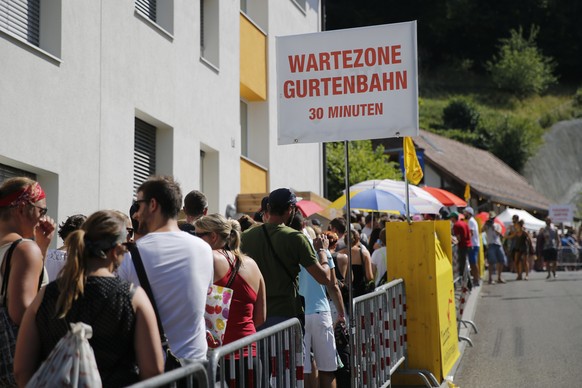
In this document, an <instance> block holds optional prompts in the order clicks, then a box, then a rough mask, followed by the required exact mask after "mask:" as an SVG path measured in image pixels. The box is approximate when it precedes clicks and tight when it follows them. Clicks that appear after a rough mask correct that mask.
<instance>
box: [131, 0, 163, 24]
mask: <svg viewBox="0 0 582 388" xmlns="http://www.w3.org/2000/svg"><path fill="white" fill-rule="evenodd" d="M157 7H158V2H157V0H136V1H135V8H136V9H137V10H138V11H139V12H141V13H142V14H143V15H144V16H146V17H147V18H148V19H150V20H151V21H152V22H154V23H155V22H156V21H157V19H156V9H157Z"/></svg>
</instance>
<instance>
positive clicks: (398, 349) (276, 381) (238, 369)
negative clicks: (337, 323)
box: [132, 279, 439, 388]
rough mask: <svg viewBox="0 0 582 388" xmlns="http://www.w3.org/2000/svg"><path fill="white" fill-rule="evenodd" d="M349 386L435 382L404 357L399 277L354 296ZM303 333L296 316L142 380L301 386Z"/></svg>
mask: <svg viewBox="0 0 582 388" xmlns="http://www.w3.org/2000/svg"><path fill="white" fill-rule="evenodd" d="M353 313H354V317H355V322H356V324H355V327H354V328H352V329H351V330H350V333H351V336H350V337H351V338H350V340H351V342H352V343H351V344H350V346H351V363H350V364H351V368H352V370H351V376H352V387H363V388H367V387H389V386H390V385H391V378H392V375H394V374H395V373H398V374H412V375H417V376H419V377H420V378H421V379H422V380H423V381H424V383H425V385H426V386H427V387H438V386H439V383H438V382H437V380H436V378H435V377H434V375H433V374H432V373H431V372H430V371H428V370H420V369H410V368H408V362H407V333H406V292H405V287H404V281H403V280H402V279H398V280H394V281H392V282H390V283H388V284H385V285H383V286H381V287H378V288H377V289H376V290H375V291H374V292H371V293H369V294H366V295H362V296H359V297H357V298H355V299H354V300H353ZM303 351H304V349H303V332H302V330H301V324H300V323H299V320H298V319H296V318H293V319H289V320H287V321H285V322H282V323H279V324H277V325H275V326H272V327H270V328H267V329H265V330H262V331H260V332H257V333H255V334H253V335H251V336H248V337H245V338H242V339H240V340H238V341H235V342H232V343H230V344H227V345H224V346H221V347H219V348H217V349H212V350H210V351H209V352H208V361H204V362H196V363H193V364H190V365H186V366H184V367H182V368H180V369H178V370H175V371H172V372H168V373H164V374H163V375H160V376H157V377H154V378H152V379H148V380H145V381H142V382H140V383H138V384H135V385H133V386H132V387H133V388H145V387H148V388H149V387H162V386H164V387H165V386H169V387H175V386H178V387H199V388H203V387H221V388H222V387H229V388H230V387H285V388H287V387H299V388H302V387H303Z"/></svg>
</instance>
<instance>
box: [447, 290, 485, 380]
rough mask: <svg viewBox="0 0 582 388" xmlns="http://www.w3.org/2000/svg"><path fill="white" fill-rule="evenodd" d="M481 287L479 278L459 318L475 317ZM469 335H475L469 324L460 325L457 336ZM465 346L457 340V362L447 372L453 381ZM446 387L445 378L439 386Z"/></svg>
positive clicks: (465, 344)
mask: <svg viewBox="0 0 582 388" xmlns="http://www.w3.org/2000/svg"><path fill="white" fill-rule="evenodd" d="M482 289H483V280H481V285H480V286H479V287H474V288H473V290H472V291H471V293H470V294H469V297H468V298H467V303H466V304H465V310H464V311H463V316H462V317H461V319H463V320H464V321H473V319H474V318H475V312H476V310H477V302H478V301H479V298H480V295H481V290H482ZM477 330H479V328H477ZM471 335H475V333H474V332H473V330H472V328H471V326H470V325H467V327H465V326H464V325H461V330H460V331H459V336H461V337H467V338H471ZM467 346H469V344H468V343H467V342H466V341H459V353H460V355H459V358H458V360H457V362H455V365H453V367H452V368H451V370H450V371H449V373H448V374H447V376H452V377H453V381H454V377H455V374H456V373H457V369H458V368H459V365H460V364H461V360H462V359H463V354H464V353H465V349H466V348H467ZM447 376H444V377H447ZM448 387H449V385H448V382H447V380H446V379H444V380H443V382H442V383H441V385H440V388H448Z"/></svg>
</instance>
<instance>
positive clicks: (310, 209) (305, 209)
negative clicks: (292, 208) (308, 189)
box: [296, 199, 323, 217]
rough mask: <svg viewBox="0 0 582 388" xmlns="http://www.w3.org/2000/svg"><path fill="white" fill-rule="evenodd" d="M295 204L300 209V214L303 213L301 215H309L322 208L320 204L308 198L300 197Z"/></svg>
mask: <svg viewBox="0 0 582 388" xmlns="http://www.w3.org/2000/svg"><path fill="white" fill-rule="evenodd" d="M296 206H297V208H298V209H299V210H300V211H301V214H303V217H309V216H310V215H312V214H315V213H318V212H320V211H322V210H323V208H322V207H321V206H319V205H318V204H316V203H315V202H313V201H310V200H308V199H302V200H301V201H299V202H297V204H296Z"/></svg>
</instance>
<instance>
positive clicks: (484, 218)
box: [475, 212, 506, 236]
mask: <svg viewBox="0 0 582 388" xmlns="http://www.w3.org/2000/svg"><path fill="white" fill-rule="evenodd" d="M475 218H478V219H480V220H481V224H482V225H485V222H487V220H488V219H489V213H487V212H480V213H477V214H475ZM493 222H495V223H496V224H499V225H500V226H501V234H502V235H504V236H505V230H506V229H505V225H504V224H503V221H501V220H500V219H499V218H497V217H495V220H494V221H493Z"/></svg>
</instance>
